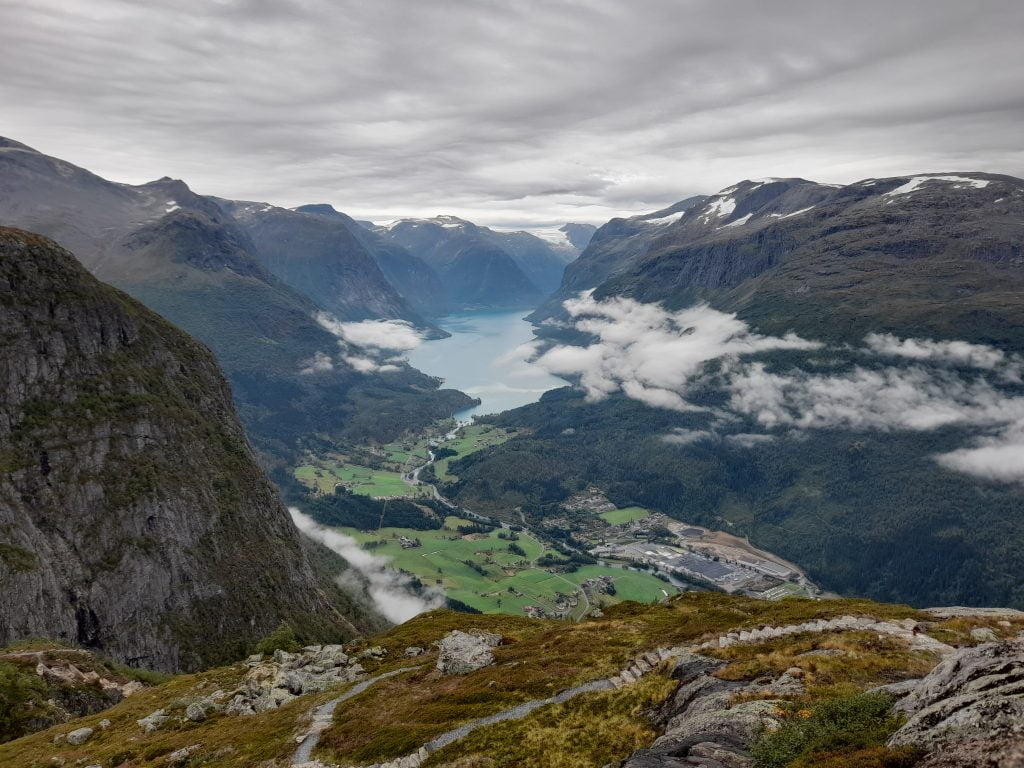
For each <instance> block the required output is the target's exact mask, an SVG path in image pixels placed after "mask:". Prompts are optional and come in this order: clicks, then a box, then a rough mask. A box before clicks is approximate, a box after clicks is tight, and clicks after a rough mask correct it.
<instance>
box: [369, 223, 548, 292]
mask: <svg viewBox="0 0 1024 768" xmlns="http://www.w3.org/2000/svg"><path fill="white" fill-rule="evenodd" d="M374 231H375V232H376V233H377V234H378V235H379V236H380V237H381V239H383V240H384V242H387V243H391V244H395V245H399V246H401V247H402V248H405V249H406V250H408V251H409V252H410V253H412V254H413V255H414V256H416V257H418V258H420V259H422V260H423V261H424V262H426V263H427V264H428V265H429V266H430V267H431V269H433V270H434V271H435V272H436V273H437V274H438V276H439V277H440V278H441V281H442V283H443V284H444V287H445V290H446V292H447V296H448V300H449V303H450V304H451V305H452V306H453V307H454V308H457V309H511V308H516V307H529V306H534V305H536V303H537V302H538V301H540V300H541V298H543V292H542V291H541V290H540V289H539V288H538V287H537V286H536V284H534V283H533V282H532V281H531V280H530V278H529V277H528V276H527V272H526V270H524V269H523V265H521V264H519V263H518V262H517V255H518V254H513V253H512V252H510V251H509V250H508V249H507V248H506V245H507V243H505V242H503V234H502V233H498V232H493V231H492V230H489V229H487V228H486V227H478V226H476V225H475V224H473V223H472V222H470V221H466V220H464V219H459V218H457V217H455V216H435V217H434V218H433V219H402V220H401V221H397V222H394V223H393V224H390V225H388V226H386V227H376V228H375V229H374ZM534 239H536V238H534ZM537 242H538V243H540V245H541V246H543V242H542V241H540V240H538V241H537ZM552 258H554V259H557V258H558V257H556V256H554V255H552ZM561 265H562V266H564V262H561Z"/></svg>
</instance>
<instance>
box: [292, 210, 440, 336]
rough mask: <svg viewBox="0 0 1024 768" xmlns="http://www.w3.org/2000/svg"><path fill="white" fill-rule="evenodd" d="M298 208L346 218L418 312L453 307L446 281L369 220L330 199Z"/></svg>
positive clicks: (433, 312)
mask: <svg viewBox="0 0 1024 768" xmlns="http://www.w3.org/2000/svg"><path fill="white" fill-rule="evenodd" d="M295 210H296V211H299V212H301V213H308V214H312V215H314V216H323V217H326V218H330V219H336V220H338V221H341V222H343V223H344V224H345V226H346V227H347V228H348V231H349V232H351V233H352V235H353V237H355V238H356V239H357V240H358V241H359V242H360V243H362V244H363V247H364V248H365V249H366V250H367V251H368V252H369V254H370V256H372V257H373V260H374V261H375V262H377V266H378V267H380V271H381V272H383V273H384V277H386V278H387V280H388V282H389V283H391V285H392V286H394V288H395V290H396V291H398V293H399V294H401V296H402V298H404V299H405V300H406V301H408V302H409V304H411V305H412V307H413V309H415V310H416V311H417V312H419V313H421V314H423V315H426V316H427V317H436V316H438V315H445V314H447V313H448V312H449V311H450V309H451V307H450V306H449V300H448V298H447V296H446V293H445V289H444V284H443V283H442V282H441V278H439V277H438V276H437V273H436V272H434V270H433V269H431V268H430V267H429V266H427V263H426V262H425V261H423V260H422V259H420V258H418V257H416V256H413V255H412V254H411V253H410V252H409V251H407V250H406V249H405V248H403V247H402V246H400V245H397V244H395V243H389V242H387V241H386V240H385V239H384V238H383V237H382V236H381V235H380V234H379V233H377V232H375V231H373V230H372V229H371V227H372V226H373V225H372V224H370V223H369V222H366V224H365V225H364V224H361V223H359V222H358V221H356V220H355V219H353V218H352V217H351V216H348V215H347V214H344V213H342V212H341V211H336V210H335V209H334V206H332V205H329V204H327V203H314V204H311V205H300V206H299V207H298V208H296V209H295Z"/></svg>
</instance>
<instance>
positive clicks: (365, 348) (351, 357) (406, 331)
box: [301, 312, 423, 373]
mask: <svg viewBox="0 0 1024 768" xmlns="http://www.w3.org/2000/svg"><path fill="white" fill-rule="evenodd" d="M314 318H315V319H316V321H317V323H319V324H320V326H321V327H322V328H324V329H325V330H327V331H329V332H330V333H332V334H334V335H335V336H336V337H337V338H338V345H339V347H340V348H341V353H340V354H339V356H338V362H339V363H343V364H345V365H347V366H349V367H350V368H352V369H353V370H355V371H358V372H359V373H388V372H393V371H399V370H401V367H402V365H404V364H405V363H406V358H405V357H404V355H405V353H408V352H411V351H412V350H414V349H416V348H417V347H418V346H419V345H420V344H422V343H423V336H422V334H420V332H419V331H418V330H416V328H414V327H413V326H412V324H410V323H408V322H406V321H405V320H362V321H359V322H343V321H341V320H338V319H337V318H336V317H334V316H333V315H331V314H328V313H327V312H317V313H316V315H314ZM331 368H333V361H332V360H331V358H330V356H329V355H327V354H326V353H323V352H317V353H316V355H315V356H314V357H313V359H312V360H311V361H307V362H306V363H305V367H304V368H303V369H302V370H301V373H315V372H317V371H323V370H331Z"/></svg>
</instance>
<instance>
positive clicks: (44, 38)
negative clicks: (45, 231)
mask: <svg viewBox="0 0 1024 768" xmlns="http://www.w3.org/2000/svg"><path fill="white" fill-rule="evenodd" d="M0 29H3V30H4V33H3V37H4V42H3V45H2V46H0V97H2V103H3V105H4V106H3V111H2V113H0V135H6V136H8V137H9V138H13V139H15V140H17V141H21V142H23V143H26V144H28V145H30V146H33V147H35V148H36V149H38V150H40V151H42V152H45V153H47V154H51V155H55V156H58V157H61V158H62V159H65V160H68V161H70V162H73V163H75V164H77V165H81V166H84V167H86V168H89V169H90V170H92V171H94V172H96V173H98V174H100V175H101V176H104V177H106V178H109V179H113V180H116V181H124V182H129V183H143V182H145V181H149V180H152V179H155V178H159V177H161V176H172V177H174V178H182V179H184V180H185V181H186V182H187V183H188V184H189V185H190V186H191V187H192V188H193V189H194V190H195V191H197V192H200V193H203V194H213V195H219V196H224V197H229V198H234V199H248V200H260V201H267V202H271V203H274V204H277V205H285V206H294V205H300V204H303V203H319V202H328V203H331V204H333V205H335V207H337V208H338V209H340V210H344V211H346V212H347V213H349V214H351V215H353V216H356V217H358V218H366V219H371V220H374V221H387V220H392V219H395V218H400V217H405V216H433V215H436V214H441V213H446V214H455V215H458V216H462V217H464V218H467V219H471V220H473V221H476V222H478V223H481V224H486V225H490V226H497V227H531V226H538V227H539V226H550V225H552V224H560V223H562V222H566V221H579V222H590V223H595V224H600V223H602V222H604V221H606V220H607V219H609V218H611V217H612V216H616V215H626V214H630V213H639V212H646V211H652V210H656V209H658V208H661V207H663V206H665V205H668V204H670V203H672V202H674V201H676V200H679V199H682V198H684V197H687V196H689V195H692V194H698V193H706V194H708V193H713V192H715V191H717V190H719V189H722V188H724V187H726V186H729V185H730V184H732V183H734V182H736V181H738V180H741V179H745V178H761V177H766V176H801V177H804V178H810V179H814V180H817V181H823V182H830V183H847V182H852V181H856V180H858V179H863V178H867V177H878V176H885V175H903V174H909V173H915V172H940V171H949V172H955V171H974V170H980V171H991V172H999V173H1009V174H1012V175H1018V176H1024V143H1022V142H1021V141H1020V136H1021V125H1024V87H1022V83H1024V54H1022V49H1021V39H1022V37H1024V2H1020V0H972V1H971V2H964V1H963V0H899V1H898V2H893V0H858V2H849V0H802V1H800V2H797V1H795V0H772V2H766V1H765V0H730V1H729V2H723V1H722V0H628V2H627V1H626V0H617V1H615V2H613V1H611V0H514V1H512V0H475V1H474V0H460V1H455V0H429V2H428V1H425V0H372V1H371V0H358V1H353V0H331V1H330V2H327V1H325V0H201V1H200V0H175V2H173V3H172V2H167V1H166V0H164V2H157V1H156V0H31V2H24V0H0Z"/></svg>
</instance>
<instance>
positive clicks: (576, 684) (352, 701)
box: [0, 593, 1024, 768]
mask: <svg viewBox="0 0 1024 768" xmlns="http://www.w3.org/2000/svg"><path fill="white" fill-rule="evenodd" d="M1022 632H1024V614H1021V613H1020V612H1016V611H1000V610H984V609H979V610H970V609H964V610H954V611H950V610H934V611H917V610H914V609H911V608H907V607H903V606H893V605H885V604H880V603H872V602H869V601H862V600H829V601H817V602H816V601H810V600H797V599H793V600H785V601H781V602H775V603H771V602H765V601H757V600H753V599H747V598H736V597H728V596H724V595H716V594H707V593H704V594H697V593H690V594H687V595H683V596H681V597H679V598H677V599H674V600H673V601H671V602H670V603H668V604H665V605H659V606H640V605H637V604H634V603H624V604H621V605H619V606H616V607H614V608H611V609H609V610H608V611H606V613H605V615H604V616H602V617H601V618H597V619H590V620H587V621H585V622H582V623H577V624H570V623H565V622H560V621H546V620H530V619H525V618H520V617H514V616H497V615H492V616H470V615H464V614H453V613H450V612H446V611H438V612H433V613H429V614H424V615H421V616H419V617H417V618H416V619H413V620H412V621H410V622H407V623H406V624H403V625H400V626H398V627H395V628H393V629H391V630H390V631H388V632H386V633H384V634H381V635H378V636H376V637H373V638H370V639H366V640H360V641H353V642H350V643H347V644H345V645H343V646H342V645H334V646H323V645H309V646H305V647H302V648H298V647H294V648H293V649H292V650H285V649H280V648H279V649H278V650H276V651H274V652H273V653H267V654H256V655H253V656H250V657H249V658H247V659H246V660H244V661H240V662H238V663H236V664H233V665H230V666H227V667H221V668H217V669H212V670H209V671H207V672H201V673H198V674H193V675H182V676H177V677H174V678H170V679H168V680H166V681H165V682H161V683H159V684H156V685H147V686H145V687H142V686H139V685H137V684H136V685H134V686H133V690H132V692H131V695H129V696H128V697H127V698H122V700H120V701H119V702H117V703H112V706H109V707H107V708H105V709H102V710H96V711H90V712H88V713H87V714H84V716H82V717H78V718H75V719H71V720H65V721H62V722H59V723H56V724H54V723H42V724H41V726H48V727H46V728H45V729H44V730H40V731H39V732H37V733H34V734H32V735H29V736H26V737H23V738H20V739H17V740H15V741H12V742H10V743H8V744H5V745H0V764H3V765H5V766H12V768H41V767H42V766H89V768H92V767H93V766H102V767H103V768H106V767H107V766H149V765H153V766H165V765H170V766H174V765H177V766H260V767H261V768H284V766H304V767H305V768H324V767H331V766H364V767H365V766H376V768H418V767H419V766H428V767H433V766H450V767H451V768H477V767H479V768H482V767H484V766H486V767H488V768H490V767H492V766H493V767H495V768H497V767H499V766H508V767H511V766H538V767H542V766H551V767H552V768H554V767H555V766H579V767H580V768H583V767H584V766H594V767H595V768H604V767H609V768H611V767H615V768H680V767H682V766H703V767H704V768H768V767H774V766H778V767H779V768H782V766H819V765H820V766H860V767H861V768H865V767H867V766H878V767H879V768H882V767H884V766H888V767H890V768H891V767H892V766H910V765H920V766H928V767H932V768H937V767H939V766H943V767H945V766H999V767H1001V768H1006V767H1009V766H1018V765H1021V762H1020V760H1021V750H1022V748H1024V635H1022ZM35 652H38V651H35ZM51 652H52V651H51ZM41 674H44V675H45V674H46V673H45V672H42V671H41Z"/></svg>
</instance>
